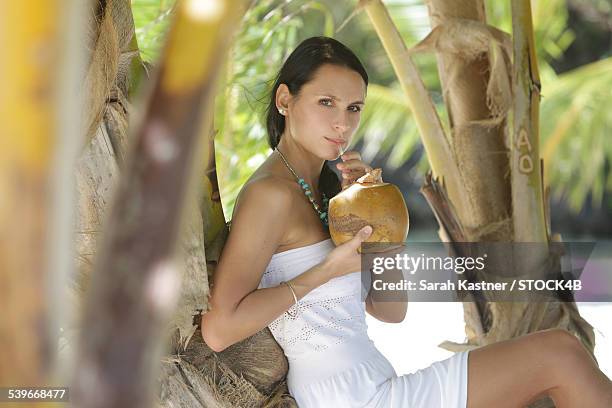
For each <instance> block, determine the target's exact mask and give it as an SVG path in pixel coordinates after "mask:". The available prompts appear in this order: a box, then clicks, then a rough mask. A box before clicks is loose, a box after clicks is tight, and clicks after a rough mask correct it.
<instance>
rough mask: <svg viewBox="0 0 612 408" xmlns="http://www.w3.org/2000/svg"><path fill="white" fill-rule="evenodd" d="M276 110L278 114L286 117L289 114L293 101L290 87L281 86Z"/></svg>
mask: <svg viewBox="0 0 612 408" xmlns="http://www.w3.org/2000/svg"><path fill="white" fill-rule="evenodd" d="M275 100H276V109H278V112H279V113H280V114H281V115H283V116H285V115H287V112H289V102H290V101H291V92H289V87H288V86H287V85H285V84H280V85H279V86H278V88H277V89H276V99H275Z"/></svg>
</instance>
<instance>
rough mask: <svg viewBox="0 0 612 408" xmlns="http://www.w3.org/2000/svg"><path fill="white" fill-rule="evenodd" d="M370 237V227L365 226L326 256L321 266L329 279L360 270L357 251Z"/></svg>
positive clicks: (359, 256)
mask: <svg viewBox="0 0 612 408" xmlns="http://www.w3.org/2000/svg"><path fill="white" fill-rule="evenodd" d="M370 235H372V227H371V226H369V225H366V226H365V227H363V228H362V229H360V230H359V232H357V234H355V236H354V237H353V238H352V239H351V240H350V241H347V242H345V243H344V244H342V245H338V246H337V247H336V248H334V249H333V250H332V251H331V252H330V253H329V254H328V255H327V257H326V258H325V260H324V261H323V266H324V270H325V271H327V272H328V273H329V275H328V278H329V279H333V278H337V277H339V276H342V275H346V274H348V273H351V272H358V271H360V270H361V254H360V253H359V252H357V249H358V248H359V246H360V245H361V243H362V242H363V241H365V240H366V239H368V238H369V237H370Z"/></svg>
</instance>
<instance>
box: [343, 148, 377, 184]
mask: <svg viewBox="0 0 612 408" xmlns="http://www.w3.org/2000/svg"><path fill="white" fill-rule="evenodd" d="M340 158H341V159H342V163H338V164H336V167H337V168H338V170H341V171H342V189H343V190H344V189H345V188H347V187H348V186H350V185H351V184H353V183H354V182H355V181H356V180H357V179H358V178H359V177H361V176H363V175H365V174H366V173H367V172H369V171H371V170H372V167H371V166H369V165H368V164H366V163H364V162H363V161H361V154H360V153H359V152H357V151H355V150H351V151H349V152H346V153H344V154H343V155H342V156H340Z"/></svg>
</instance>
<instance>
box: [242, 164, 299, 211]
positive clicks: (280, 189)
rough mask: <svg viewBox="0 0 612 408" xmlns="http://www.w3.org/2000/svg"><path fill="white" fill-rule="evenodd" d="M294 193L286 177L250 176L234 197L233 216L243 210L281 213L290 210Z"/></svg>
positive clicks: (269, 175)
mask: <svg viewBox="0 0 612 408" xmlns="http://www.w3.org/2000/svg"><path fill="white" fill-rule="evenodd" d="M294 194H295V193H294V192H293V190H292V185H291V184H290V183H288V181H287V180H286V179H283V178H281V177H278V176H275V175H271V174H264V175H261V176H256V177H252V178H251V179H250V180H249V181H247V182H246V183H245V184H244V186H243V187H242V189H241V190H240V193H239V194H238V197H237V198H236V205H235V207H234V217H235V216H237V215H238V214H239V213H240V212H242V211H244V210H260V211H261V212H262V215H263V213H269V214H275V215H276V216H279V215H282V214H283V213H285V212H289V211H290V209H291V203H292V201H293V196H294Z"/></svg>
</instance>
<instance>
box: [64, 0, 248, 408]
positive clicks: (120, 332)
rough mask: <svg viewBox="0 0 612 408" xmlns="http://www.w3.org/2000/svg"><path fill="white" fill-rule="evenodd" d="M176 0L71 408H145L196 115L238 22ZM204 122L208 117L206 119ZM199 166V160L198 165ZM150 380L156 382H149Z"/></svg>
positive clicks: (92, 300) (173, 275)
mask: <svg viewBox="0 0 612 408" xmlns="http://www.w3.org/2000/svg"><path fill="white" fill-rule="evenodd" d="M218 5H219V7H220V8H219V9H218V10H219V12H218V13H217V14H214V13H213V14H210V15H205V16H204V15H202V14H200V12H201V10H197V9H194V8H191V7H189V2H182V3H179V7H178V11H177V17H176V20H175V23H174V25H173V27H172V29H171V31H170V34H169V36H168V44H167V47H166V50H165V54H164V58H163V59H162V63H161V65H160V68H159V73H158V76H157V81H156V82H155V84H154V87H153V91H152V92H151V96H150V100H149V102H148V104H147V105H146V110H145V114H144V120H143V122H142V125H141V126H140V127H139V130H138V131H136V132H135V138H134V140H133V144H132V145H131V148H130V150H129V153H128V157H129V159H128V160H127V161H126V163H125V166H124V169H123V171H122V177H121V179H120V180H119V184H118V185H117V191H116V193H115V194H116V195H115V199H114V204H113V207H112V209H111V211H110V212H109V214H108V215H107V217H106V222H105V224H106V225H105V234H104V239H103V241H102V243H101V246H100V251H99V253H98V255H97V258H96V262H95V267H94V271H93V277H92V284H91V286H90V290H89V296H88V302H87V305H86V309H85V314H84V319H83V322H84V324H83V330H82V334H81V343H80V347H79V349H80V351H79V354H78V358H77V370H76V375H75V380H74V386H73V399H74V403H75V404H76V405H77V406H91V407H108V406H118V407H120V406H125V407H140V406H142V407H144V406H150V405H151V403H152V402H153V394H152V393H151V391H152V389H151V388H152V385H153V381H152V380H153V378H154V377H156V372H157V370H156V368H157V366H158V361H159V358H160V357H161V348H162V347H163V339H164V338H165V336H163V331H164V329H165V328H166V325H167V322H168V318H169V317H170V315H171V314H172V312H173V309H174V306H175V301H176V298H177V295H178V289H179V288H180V276H179V273H178V267H177V262H176V261H177V259H176V253H175V252H176V251H175V249H176V247H177V242H178V237H179V231H180V230H181V226H182V225H183V222H184V221H185V216H184V215H183V214H184V213H185V208H186V203H187V202H189V199H190V198H193V191H194V186H195V184H194V181H195V179H196V178H195V174H197V173H198V171H201V170H202V169H201V168H199V167H198V166H197V165H196V164H197V163H198V160H197V157H198V156H199V155H201V154H203V153H204V151H203V150H202V148H207V147H208V144H207V143H200V139H201V138H200V137H199V129H200V128H201V126H199V125H201V121H202V117H203V113H205V112H207V111H208V110H209V109H212V107H211V106H212V103H211V102H212V101H213V95H214V90H215V87H214V84H215V78H216V75H217V71H218V66H219V62H220V61H222V60H223V56H224V55H225V47H226V46H227V44H228V41H229V39H230V38H231V37H232V32H233V29H234V27H235V25H236V22H237V21H238V13H237V12H236V11H237V10H236V8H234V7H231V6H230V5H229V3H228V2H223V1H220V2H219V3H218ZM205 116H206V117H207V118H208V117H209V116H208V115H205ZM200 163H201V162H200ZM152 376H153V377H152Z"/></svg>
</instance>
